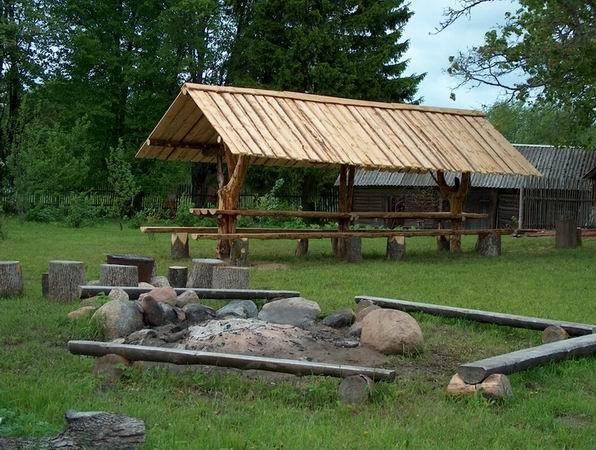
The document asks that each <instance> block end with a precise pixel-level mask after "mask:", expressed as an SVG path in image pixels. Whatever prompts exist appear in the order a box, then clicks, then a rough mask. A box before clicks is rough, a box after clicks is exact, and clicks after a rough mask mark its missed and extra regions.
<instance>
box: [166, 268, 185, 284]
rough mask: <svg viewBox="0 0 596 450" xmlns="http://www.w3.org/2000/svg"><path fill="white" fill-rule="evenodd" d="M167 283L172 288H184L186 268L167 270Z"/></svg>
mask: <svg viewBox="0 0 596 450" xmlns="http://www.w3.org/2000/svg"><path fill="white" fill-rule="evenodd" d="M168 281H169V282H170V286H172V287H173V288H185V287H186V283H187V282H188V267H186V266H170V267H169V268H168Z"/></svg>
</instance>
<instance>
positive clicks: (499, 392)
mask: <svg viewBox="0 0 596 450" xmlns="http://www.w3.org/2000/svg"><path fill="white" fill-rule="evenodd" d="M476 392H478V393H479V394H482V395H484V396H485V397H488V398H494V399H500V400H504V399H507V398H510V397H513V390H512V389H511V383H510V382H509V378H507V376H505V375H503V374H500V373H494V374H492V375H489V376H488V377H486V379H484V380H483V381H482V383H478V384H468V383H466V382H465V381H464V380H463V379H462V377H460V376H459V374H455V375H453V377H452V378H451V381H449V385H448V386H447V393H448V394H450V395H456V396H461V395H473V394H475V393H476Z"/></svg>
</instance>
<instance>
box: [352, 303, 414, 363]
mask: <svg viewBox="0 0 596 450" xmlns="http://www.w3.org/2000/svg"><path fill="white" fill-rule="evenodd" d="M360 342H361V343H362V344H363V345H367V346H369V347H372V348H373V349H375V350H377V351H379V352H381V353H385V354H390V355H391V354H402V353H409V352H413V351H416V350H419V349H420V348H421V347H422V342H423V338H422V330H420V326H419V325H418V322H416V319H414V318H413V317H412V316H410V315H409V314H408V313H405V312H403V311H397V310H395V309H375V310H373V311H370V312H369V313H368V314H367V315H366V317H364V319H362V334H361V335H360Z"/></svg>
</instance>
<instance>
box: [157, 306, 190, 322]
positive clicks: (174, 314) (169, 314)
mask: <svg viewBox="0 0 596 450" xmlns="http://www.w3.org/2000/svg"><path fill="white" fill-rule="evenodd" d="M159 306H161V309H162V310H163V313H164V321H165V323H177V322H182V321H183V320H185V319H186V314H185V313H184V311H183V310H182V309H180V308H178V307H176V306H171V305H168V304H167V303H160V304H159Z"/></svg>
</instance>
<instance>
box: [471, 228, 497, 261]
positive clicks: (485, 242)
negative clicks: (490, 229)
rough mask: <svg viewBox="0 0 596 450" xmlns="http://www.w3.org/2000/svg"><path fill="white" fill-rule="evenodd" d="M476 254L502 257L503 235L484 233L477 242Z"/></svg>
mask: <svg viewBox="0 0 596 450" xmlns="http://www.w3.org/2000/svg"><path fill="white" fill-rule="evenodd" d="M476 253H478V254H479V255H480V256H500V255H501V235H500V234H497V233H482V234H479V235H478V240H477V241H476Z"/></svg>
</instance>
